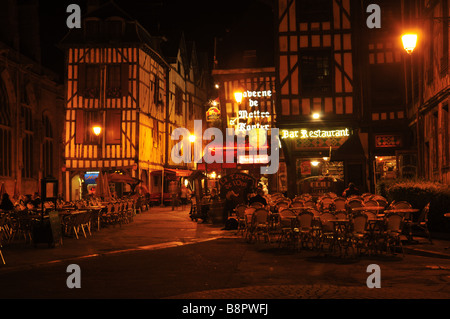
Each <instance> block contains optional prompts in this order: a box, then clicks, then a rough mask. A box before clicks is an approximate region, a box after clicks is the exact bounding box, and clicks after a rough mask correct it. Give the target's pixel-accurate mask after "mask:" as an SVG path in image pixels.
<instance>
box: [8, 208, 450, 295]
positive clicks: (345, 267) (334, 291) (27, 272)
mask: <svg viewBox="0 0 450 319" xmlns="http://www.w3.org/2000/svg"><path fill="white" fill-rule="evenodd" d="M417 239H418V240H419V243H417V244H414V245H406V246H405V253H406V257H405V259H404V261H402V259H401V258H398V259H389V258H388V259H385V258H378V259H377V258H364V259H362V260H360V261H351V260H349V261H346V260H337V259H333V258H331V259H322V258H321V257H318V256H317V254H316V253H315V252H303V253H293V252H288V251H283V250H281V251H280V250H279V249H278V248H276V246H277V245H275V246H274V245H272V246H267V245H264V244H261V245H258V244H257V245H255V244H248V243H246V242H245V241H244V240H243V239H242V238H241V237H240V236H236V231H234V230H233V231H227V230H223V229H222V225H213V224H208V223H206V224H202V223H197V222H193V221H191V220H190V218H189V211H188V209H184V210H182V209H177V210H174V211H172V209H171V207H166V208H161V207H154V208H151V209H150V210H149V211H147V212H143V213H141V214H138V215H136V216H135V218H134V221H133V222H132V223H130V224H126V225H123V226H122V227H119V226H116V227H107V228H102V229H101V230H100V231H94V232H93V233H92V236H90V237H88V238H83V237H81V238H80V239H76V238H64V243H63V245H62V246H59V247H56V248H48V247H47V245H38V247H36V248H35V247H34V246H33V245H30V244H26V243H25V242H23V241H22V242H18V243H14V244H6V245H4V246H5V247H4V248H3V254H4V256H5V259H6V261H7V265H4V266H0V276H2V279H3V280H5V281H6V280H8V281H10V285H11V283H12V286H11V287H13V288H14V289H15V288H17V289H18V291H17V294H19V295H20V296H23V294H24V290H23V288H24V285H25V286H26V287H27V289H28V293H30V294H32V293H33V291H34V290H33V289H44V288H43V287H42V286H41V285H40V283H41V281H42V280H45V278H46V277H45V276H46V275H47V276H49V277H48V278H49V279H51V280H55V277H57V278H56V279H59V277H64V276H65V275H66V272H65V271H61V270H60V268H61V267H63V266H64V265H67V264H68V263H76V264H80V265H81V264H83V265H84V266H85V267H94V269H104V265H108V267H109V265H115V266H116V265H117V269H119V273H120V269H122V268H120V265H119V263H125V261H124V260H127V261H129V264H128V265H133V267H135V268H134V269H136V272H135V273H133V274H128V275H127V276H128V277H127V279H128V280H124V281H120V282H117V283H114V282H110V281H109V280H106V278H105V277H104V276H107V275H108V274H111V272H113V271H114V270H116V267H113V268H112V269H111V270H110V271H109V272H108V273H107V274H103V273H102V272H96V274H97V275H96V276H99V277H98V278H96V276H94V278H93V279H92V280H94V282H95V283H98V282H99V281H101V280H106V281H104V282H108V284H110V285H112V287H110V288H109V289H108V291H107V292H105V291H100V292H99V291H97V290H96V289H99V288H98V286H97V285H95V284H93V285H92V287H94V288H93V290H92V291H90V290H81V291H80V292H78V293H80V294H81V296H82V298H88V297H87V296H92V298H98V296H99V295H101V296H105V294H106V293H108V294H107V296H111V298H117V297H119V298H156V299H160V298H167V299H181V300H186V299H310V298H312V299H333V298H338V299H346V298H349V299H364V298H375V299H386V298H388V299H399V298H400V299H403V298H405V299H406V298H420V299H429V298H442V299H448V298H450V291H449V288H448V282H449V281H450V273H449V270H450V251H448V250H447V249H445V248H446V247H448V246H450V242H449V241H443V240H434V243H433V244H430V243H428V242H427V241H426V240H425V239H424V238H417ZM147 251H148V252H149V253H147ZM121 254H124V255H123V256H126V259H124V258H121V257H122V255H121ZM97 256H105V258H99V259H96V257H97ZM421 256H426V257H433V259H431V258H422V257H421ZM89 258H93V259H92V260H93V261H96V262H98V264H99V266H93V265H92V264H94V263H90V261H91V260H90V259H89ZM155 260H158V261H159V262H156V263H155V262H154V261H155ZM378 262H380V263H382V264H383V289H379V290H377V289H368V288H367V287H366V286H365V280H366V277H367V276H368V275H367V272H366V267H367V265H369V264H371V263H378ZM96 265H97V264H96ZM102 265H103V267H102ZM55 269H59V270H57V271H56V272H55V271H54V270H55ZM138 269H145V270H146V272H142V271H141V272H139V271H138ZM147 271H148V273H150V274H152V275H153V276H152V277H151V280H150V281H145V280H146V279H147V280H149V279H148V278H145V276H143V278H140V274H146V273H147ZM94 272H95V271H94ZM205 273H207V274H208V276H204V274H205ZM41 276H44V277H41ZM87 276H88V275H85V277H83V278H84V281H83V282H84V283H86V286H85V287H88V286H89V284H90V283H91V282H90V281H89V279H88V278H87ZM36 278H38V279H36ZM43 278H44V279H43ZM411 279H414V280H411ZM20 280H23V281H24V282H23V284H22V285H17V284H16V281H20ZM33 280H34V281H36V282H34V285H33V283H32V282H31V281H33ZM64 280H65V279H64ZM64 280H57V281H58V282H64ZM3 284H6V283H5V282H4V283H3ZM60 286H61V285H57V287H59V288H58V289H61V290H60V291H58V290H56V288H52V290H51V291H49V292H47V291H45V290H44V292H45V293H47V294H49V296H53V295H56V296H66V295H67V294H68V291H67V287H65V286H64V287H62V288H61V287H60ZM125 287H127V288H128V289H127V288H125ZM148 287H151V288H152V289H151V290H150V291H149V290H148ZM72 293H73V294H75V293H76V292H72ZM45 296H46V295H45ZM102 298H103V297H102Z"/></svg>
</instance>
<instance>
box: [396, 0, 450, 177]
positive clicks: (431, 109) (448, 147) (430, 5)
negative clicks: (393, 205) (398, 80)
mask: <svg viewBox="0 0 450 319" xmlns="http://www.w3.org/2000/svg"><path fill="white" fill-rule="evenodd" d="M402 4H403V6H402V9H403V11H402V13H403V20H402V27H403V28H404V31H405V32H408V31H411V30H412V31H413V32H417V31H418V30H420V33H419V34H418V39H417V45H416V48H415V49H414V50H413V52H412V53H411V54H410V56H409V57H408V58H407V59H406V61H405V65H406V67H407V70H408V72H407V73H406V75H407V77H406V80H407V84H408V85H407V91H406V93H407V94H406V99H407V101H408V102H407V105H408V121H409V123H410V126H411V127H412V128H413V133H414V134H415V140H416V144H417V149H416V151H417V155H418V161H417V163H416V162H414V163H413V164H414V165H413V168H414V169H415V171H416V170H417V172H418V175H419V176H420V177H422V178H425V179H429V180H436V181H440V182H442V183H445V184H450V125H449V123H450V115H449V108H448V107H449V102H450V73H449V68H448V66H449V53H450V49H449V42H450V38H449V37H450V35H449V29H450V26H449V15H450V11H449V10H450V8H449V2H448V0H442V1H422V2H420V1H405V0H403V1H402Z"/></svg>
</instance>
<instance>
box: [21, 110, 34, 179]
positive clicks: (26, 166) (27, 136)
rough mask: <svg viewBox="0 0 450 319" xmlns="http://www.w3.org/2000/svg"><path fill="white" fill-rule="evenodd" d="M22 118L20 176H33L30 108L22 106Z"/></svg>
mask: <svg viewBox="0 0 450 319" xmlns="http://www.w3.org/2000/svg"><path fill="white" fill-rule="evenodd" d="M21 110H22V118H23V121H24V135H23V139H22V165H23V168H22V177H24V178H32V177H33V162H34V156H35V154H33V117H32V112H31V109H30V108H29V107H27V106H22V109H21Z"/></svg>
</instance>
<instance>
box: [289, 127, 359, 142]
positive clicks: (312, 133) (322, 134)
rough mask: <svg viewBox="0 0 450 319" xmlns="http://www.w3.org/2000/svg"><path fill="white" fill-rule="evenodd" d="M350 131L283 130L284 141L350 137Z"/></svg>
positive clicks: (346, 129)
mask: <svg viewBox="0 0 450 319" xmlns="http://www.w3.org/2000/svg"><path fill="white" fill-rule="evenodd" d="M348 136H350V130H349V129H348V128H345V129H340V130H307V129H301V130H281V138H282V139H286V138H289V139H297V138H303V139H305V138H327V137H348Z"/></svg>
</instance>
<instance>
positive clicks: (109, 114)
mask: <svg viewBox="0 0 450 319" xmlns="http://www.w3.org/2000/svg"><path fill="white" fill-rule="evenodd" d="M121 136H122V111H120V110H108V111H106V130H105V138H106V144H120V140H121Z"/></svg>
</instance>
